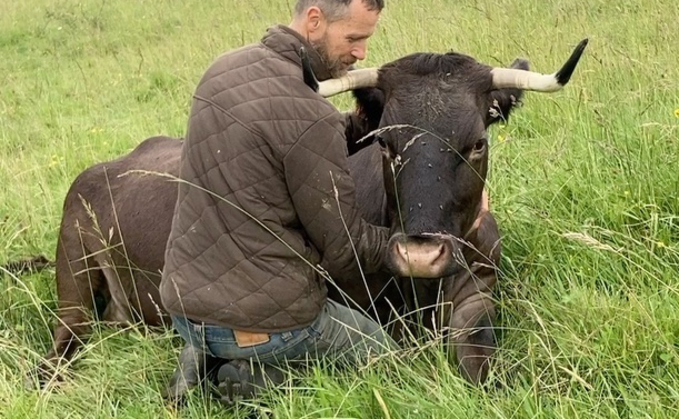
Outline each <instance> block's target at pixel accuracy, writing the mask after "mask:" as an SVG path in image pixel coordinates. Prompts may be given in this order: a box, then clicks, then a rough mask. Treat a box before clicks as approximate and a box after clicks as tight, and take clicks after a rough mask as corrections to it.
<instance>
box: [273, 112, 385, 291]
mask: <svg viewBox="0 0 679 419" xmlns="http://www.w3.org/2000/svg"><path fill="white" fill-rule="evenodd" d="M341 125H342V124H341V122H340V120H339V114H338V113H335V114H331V115H329V116H327V117H326V118H324V119H321V120H320V121H317V122H315V123H314V124H313V125H312V126H311V127H310V128H308V129H307V130H306V131H305V132H304V133H303V134H302V135H301V136H300V137H299V139H298V140H297V142H296V143H295V144H294V145H293V146H292V147H291V148H290V149H289V150H288V152H287V154H286V156H285V157H284V171H285V177H286V182H287V184H288V189H289V192H290V196H291V197H292V202H293V205H294V207H295V210H296V211H297V215H298V217H299V220H300V222H301V224H302V225H303V227H304V229H305V230H306V233H307V234H308V237H309V239H310V241H311V242H312V243H313V245H314V246H315V247H316V249H317V250H318V251H319V253H320V254H321V266H322V267H323V268H325V269H326V270H327V271H328V273H329V274H330V276H331V277H333V278H338V279H340V278H342V279H350V278H359V277H360V271H359V266H358V264H359V263H360V265H361V267H362V269H363V272H364V273H366V274H368V273H373V272H376V271H377V270H378V269H379V268H380V267H381V266H382V264H383V260H384V254H385V250H386V243H387V241H388V229H387V228H385V227H378V226H375V225H371V224H369V223H367V222H366V221H364V220H363V219H362V218H361V216H360V214H359V209H358V206H357V203H356V201H355V186H354V180H353V178H352V177H351V176H350V175H349V171H348V160H347V157H346V143H345V138H344V132H342V131H341V130H339V129H338V127H341ZM354 249H355V250H354ZM357 259H358V260H357Z"/></svg>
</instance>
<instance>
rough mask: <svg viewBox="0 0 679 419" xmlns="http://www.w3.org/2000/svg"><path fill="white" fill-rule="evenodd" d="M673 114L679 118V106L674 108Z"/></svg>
mask: <svg viewBox="0 0 679 419" xmlns="http://www.w3.org/2000/svg"><path fill="white" fill-rule="evenodd" d="M674 116H675V117H677V118H679V108H677V109H675V110H674Z"/></svg>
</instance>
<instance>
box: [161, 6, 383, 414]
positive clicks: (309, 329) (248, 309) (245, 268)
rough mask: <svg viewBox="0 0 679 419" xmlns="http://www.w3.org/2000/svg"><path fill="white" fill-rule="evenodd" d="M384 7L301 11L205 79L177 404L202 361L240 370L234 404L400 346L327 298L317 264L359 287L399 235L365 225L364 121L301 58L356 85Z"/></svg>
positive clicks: (184, 254)
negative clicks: (308, 361) (354, 138)
mask: <svg viewBox="0 0 679 419" xmlns="http://www.w3.org/2000/svg"><path fill="white" fill-rule="evenodd" d="M383 6H384V4H383V0H299V1H298V2H297V5H296V7H295V13H294V17H293V21H292V23H291V24H290V25H289V27H285V26H282V25H279V26H276V27H274V28H270V29H269V30H268V31H267V33H266V34H265V35H264V37H263V38H262V40H261V41H260V42H259V43H256V44H252V45H248V46H245V47H242V48H239V49H237V50H235V51H232V52H229V53H227V54H225V55H223V56H221V57H220V58H218V59H217V60H216V61H215V62H214V63H213V64H212V65H211V66H210V68H209V69H208V70H207V72H206V73H205V75H204V76H203V78H202V79H201V81H200V83H199V85H198V87H197V89H196V92H195V94H194V101H193V105H192V109H191V116H190V120H189V124H188V133H187V137H186V140H185V143H184V146H183V151H182V162H181V171H180V177H181V179H182V182H181V183H180V185H179V198H178V201H177V204H176V207H175V213H174V218H173V223H172V230H171V233H170V237H169V240H168V244H167V249H166V254H165V267H164V269H163V278H162V282H161V285H160V291H161V296H162V302H163V305H164V306H165V308H166V309H167V311H168V312H169V313H170V314H171V315H172V318H173V323H174V325H175V327H176V329H177V330H178V332H179V334H180V335H181V336H182V338H183V339H184V340H185V341H186V342H187V343H186V347H185V348H184V350H183V351H182V354H181V356H180V367H179V370H178V371H177V372H176V373H175V375H174V377H173V379H172V380H171V384H170V386H169V388H168V393H169V395H170V396H176V397H178V396H180V395H181V394H182V393H183V392H184V391H185V390H186V389H187V388H188V387H190V386H192V385H194V384H195V383H196V382H197V380H198V375H199V372H200V369H202V368H205V363H204V360H205V359H207V360H214V359H215V358H216V359H224V360H229V361H228V362H226V363H225V364H223V365H222V366H221V367H220V368H219V372H218V381H219V392H220V394H221V397H222V399H223V400H224V401H226V402H233V401H234V400H235V399H237V398H239V397H252V396H253V395H254V394H255V393H256V389H257V388H259V387H261V386H263V385H264V384H265V382H266V381H267V380H271V381H273V382H274V383H278V382H281V381H282V380H283V375H282V373H281V372H280V371H279V370H278V369H276V368H274V367H273V366H274V365H277V364H280V363H282V362H283V361H285V360H295V359H302V358H306V357H318V356H325V355H332V356H336V357H342V358H343V359H346V360H348V361H351V362H360V361H362V360H365V359H366V358H367V357H369V356H370V355H371V354H380V353H384V352H385V351H387V350H388V349H390V348H395V347H396V344H395V343H394V342H393V340H391V338H390V337H389V336H388V335H387V334H386V333H385V332H384V331H383V330H382V329H381V328H380V326H379V325H378V324H376V323H375V322H374V321H372V320H371V319H369V318H368V317H366V316H364V315H363V314H361V313H359V312H357V311H355V310H351V309H349V308H347V307H345V306H342V305H339V304H337V303H336V302H333V301H330V300H328V299H327V297H326V293H327V289H326V284H325V280H324V275H325V274H324V272H323V271H322V270H319V268H318V266H321V267H322V268H323V269H325V270H326V271H327V273H328V274H329V275H330V277H334V278H338V277H343V278H349V277H354V278H356V280H357V281H360V280H361V277H360V275H361V271H360V269H361V268H362V270H363V272H365V273H371V272H374V271H376V270H377V269H378V268H379V267H380V266H381V265H382V261H383V256H384V252H385V247H386V243H387V240H388V231H387V229H386V228H382V227H376V226H373V225H369V224H368V223H366V222H365V221H363V220H362V219H361V218H360V216H359V214H358V210H357V205H356V203H355V201H354V184H353V181H352V178H351V177H350V176H349V174H348V172H347V143H346V140H345V130H356V129H360V128H361V127H362V124H361V119H360V117H358V116H357V115H348V116H347V118H346V119H345V116H343V115H342V114H340V113H339V112H338V111H337V110H336V109H335V108H334V107H333V106H332V105H331V104H330V103H329V102H328V101H327V100H325V99H324V98H322V97H321V96H319V95H318V94H317V93H316V92H315V91H314V90H313V89H311V88H310V87H309V86H307V85H306V84H305V83H304V79H303V72H302V64H301V58H300V50H301V49H302V47H304V49H306V51H308V55H309V58H310V62H311V66H312V69H313V71H314V73H315V74H316V76H317V77H318V79H319V80H324V79H328V78H331V77H338V76H341V75H343V74H345V73H346V72H347V70H348V68H349V67H350V66H351V65H352V64H354V63H355V62H356V61H358V60H362V59H364V58H365V54H366V49H367V40H368V38H369V37H370V36H371V35H372V34H373V32H374V30H375V27H376V25H377V21H378V18H379V15H380V12H381V10H382V8H383ZM345 224H346V230H345V227H344V225H345ZM347 230H348V232H347ZM359 265H360V267H359ZM251 361H252V365H253V367H251Z"/></svg>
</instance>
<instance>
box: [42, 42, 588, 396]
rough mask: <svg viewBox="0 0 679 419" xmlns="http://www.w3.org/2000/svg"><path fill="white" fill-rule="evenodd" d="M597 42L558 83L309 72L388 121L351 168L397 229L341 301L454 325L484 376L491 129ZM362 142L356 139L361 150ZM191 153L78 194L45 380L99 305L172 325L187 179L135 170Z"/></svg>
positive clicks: (109, 315) (126, 317)
mask: <svg viewBox="0 0 679 419" xmlns="http://www.w3.org/2000/svg"><path fill="white" fill-rule="evenodd" d="M585 45H586V40H585V41H583V42H582V43H581V44H580V45H579V46H578V48H577V49H576V51H575V52H574V53H573V55H572V56H571V58H570V59H569V60H568V62H567V63H566V65H564V67H563V68H562V69H561V70H560V71H559V72H557V73H554V74H553V75H543V74H539V73H533V72H530V71H527V70H528V63H527V62H526V61H523V60H517V61H515V63H514V64H513V66H512V67H513V68H512V69H504V68H492V67H489V66H486V65H483V64H481V63H478V62H477V61H475V60H474V59H473V58H471V57H468V56H465V55H461V54H456V53H448V54H423V53H419V54H413V55H409V56H406V57H404V58H401V59H399V60H396V61H394V62H392V63H389V64H387V65H385V66H383V67H381V68H380V69H365V70H358V71H356V72H352V73H350V75H349V76H348V77H347V78H344V79H340V80H331V81H328V82H322V83H320V85H318V86H314V85H315V84H316V82H315V80H314V79H313V75H310V74H306V76H308V79H309V83H310V85H312V87H317V88H318V90H319V93H321V94H322V95H324V96H330V95H332V94H336V93H339V92H341V91H346V90H349V89H356V88H358V89H359V90H357V91H356V97H357V99H358V106H359V108H361V109H362V110H363V113H364V115H366V117H367V118H368V120H369V122H370V123H371V124H372V125H373V126H377V125H379V127H380V129H378V130H377V131H376V132H375V134H374V136H373V139H377V141H378V142H379V144H380V147H368V148H365V149H363V150H362V151H360V152H358V153H356V154H355V155H353V156H351V158H350V166H351V173H352V176H353V177H354V178H355V183H356V185H357V201H358V203H359V204H360V205H361V206H362V212H363V216H364V218H365V219H366V220H368V221H370V222H372V223H375V224H380V225H385V226H390V227H391V229H392V233H393V234H392V238H391V240H390V242H389V248H388V250H389V257H388V261H387V266H386V267H385V271H384V273H383V274H380V275H375V276H372V277H369V278H367V280H366V282H365V283H362V282H360V281H358V282H357V281H355V280H352V281H346V282H345V281H342V279H341V278H336V280H337V282H336V285H338V286H339V287H340V288H341V293H340V291H339V290H337V289H332V287H331V290H330V298H334V299H336V300H338V301H349V302H353V303H352V304H355V305H357V306H359V307H360V308H362V309H363V310H365V311H366V312H367V313H368V314H371V315H374V316H376V317H378V318H379V319H380V321H382V322H386V321H388V319H389V317H390V315H391V314H392V308H396V309H397V310H399V311H400V312H401V313H400V314H403V313H411V312H413V311H414V310H416V309H418V314H419V317H420V319H421V320H419V321H423V322H424V324H425V325H426V326H428V327H429V328H434V327H436V328H437V329H441V328H442V329H443V330H453V331H455V333H453V334H452V335H451V336H452V343H454V344H455V347H456V351H457V358H458V360H459V363H460V369H461V372H462V374H463V375H464V376H465V377H466V378H467V379H468V380H470V381H471V382H474V383H477V382H480V381H483V380H484V379H485V377H486V374H487V361H488V358H489V357H490V356H491V355H492V353H493V351H494V348H495V339H494V334H493V331H492V322H493V319H494V304H493V301H492V298H491V290H492V287H493V285H494V284H495V282H496V280H497V270H496V265H497V263H498V261H499V257H500V243H499V233H498V229H497V225H496V223H495V220H494V218H493V216H492V214H491V213H490V212H489V211H488V208H487V203H486V204H485V205H484V202H483V200H482V191H483V186H484V182H485V178H486V172H487V167H488V141H487V133H486V130H487V128H488V126H489V125H490V124H492V123H494V122H496V121H499V120H502V119H506V118H507V116H508V115H509V112H510V111H511V109H512V107H513V106H514V105H515V103H516V102H517V101H518V100H519V99H520V97H521V95H522V90H535V91H545V92H549V91H555V90H558V89H559V88H561V87H562V86H563V85H564V84H565V83H567V82H568V80H569V78H570V75H571V73H572V72H573V70H574V69H575V66H576V64H577V62H578V59H579V58H580V55H581V53H582V51H583V50H584V47H585ZM307 71H308V70H307ZM375 88H377V89H375ZM355 140H356V138H353V139H352V138H348V141H350V148H351V146H352V144H353V145H354V146H355ZM356 148H359V147H354V150H355V149H356ZM180 149H181V141H180V140H178V139H172V138H167V137H153V138H149V139H147V140H146V141H144V142H143V143H141V144H140V145H139V146H138V147H137V148H136V149H135V150H133V151H132V152H131V153H130V154H128V155H126V156H123V157H121V158H119V159H116V160H113V161H110V162H106V163H101V164H97V165H95V166H92V167H90V168H88V169H87V170H85V171H84V172H83V173H81V174H80V175H79V176H78V177H77V178H76V180H75V181H74V183H73V185H72V186H71V188H70V190H69V192H68V194H67V196H66V200H65V203H64V207H63V218H62V222H61V226H60V232H59V241H58V245H57V259H56V276H57V290H58V297H59V321H58V323H57V325H56V327H55V330H54V347H53V348H52V350H50V351H49V353H48V354H47V355H46V357H45V361H44V362H43V363H42V365H41V367H40V371H39V373H40V378H41V381H42V380H44V379H46V378H49V375H46V374H50V371H52V370H53V367H54V365H56V363H58V362H63V361H66V360H70V359H71V357H72V356H73V354H74V351H75V350H77V349H78V348H79V347H80V345H81V344H82V341H81V339H82V338H83V336H84V335H86V333H87V332H88V329H89V320H90V319H89V316H90V313H92V311H93V310H94V308H95V305H96V306H97V307H98V308H99V310H98V312H99V317H100V318H102V319H103V320H106V321H113V322H124V323H128V322H137V321H143V322H145V323H148V324H150V325H159V324H162V323H163V317H164V314H163V311H162V307H160V298H159V295H158V284H159V282H160V271H161V269H162V268H163V255H164V249H165V244H166V241H167V238H168V235H169V231H170V226H171V219H172V213H173V209H174V204H175V200H176V196H177V185H176V184H175V183H174V182H172V181H171V180H169V179H168V178H167V177H162V176H153V175H145V176H141V175H139V174H134V173H128V172H129V171H150V172H160V173H167V174H170V175H172V176H177V175H178V169H179V158H180ZM125 173H128V174H127V175H126V176H121V175H123V174H125ZM347 297H348V298H347ZM97 302H100V303H101V304H97ZM433 319H436V321H434V320H433ZM436 323H438V324H436Z"/></svg>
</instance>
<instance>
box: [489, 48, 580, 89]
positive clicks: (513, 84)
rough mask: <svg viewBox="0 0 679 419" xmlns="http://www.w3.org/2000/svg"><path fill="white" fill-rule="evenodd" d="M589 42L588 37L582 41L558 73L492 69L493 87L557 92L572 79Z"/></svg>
mask: <svg viewBox="0 0 679 419" xmlns="http://www.w3.org/2000/svg"><path fill="white" fill-rule="evenodd" d="M587 42H588V40H587V38H585V39H583V40H582V41H580V43H579V44H578V46H577V47H575V50H574V51H573V53H572V54H571V56H570V57H569V58H568V61H566V64H564V65H563V67H561V69H560V70H559V71H557V72H556V73H552V74H542V73H536V72H534V71H527V70H519V69H516V68H500V67H496V68H493V69H492V70H491V74H492V76H493V87H494V88H495V89H505V88H515V89H522V90H533V91H536V92H555V91H557V90H559V89H561V88H562V87H564V86H565V85H566V83H568V81H569V80H570V78H571V75H572V74H573V71H575V67H576V66H577V65H578V61H580V57H581V56H582V53H583V51H584V50H585V47H586V46H587Z"/></svg>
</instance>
